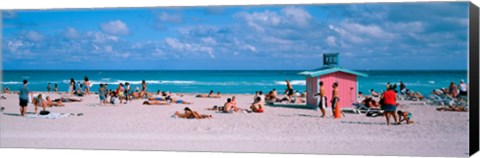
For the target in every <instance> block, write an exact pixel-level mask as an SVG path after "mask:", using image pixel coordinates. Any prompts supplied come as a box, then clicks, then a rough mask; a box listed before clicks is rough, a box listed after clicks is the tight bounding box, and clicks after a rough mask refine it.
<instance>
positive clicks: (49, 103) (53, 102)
mask: <svg viewBox="0 0 480 158" xmlns="http://www.w3.org/2000/svg"><path fill="white" fill-rule="evenodd" d="M45 106H47V107H52V106H65V105H64V104H62V101H58V102H55V101H52V100H51V99H50V97H49V96H47V98H45Z"/></svg>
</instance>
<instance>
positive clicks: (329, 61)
mask: <svg viewBox="0 0 480 158" xmlns="http://www.w3.org/2000/svg"><path fill="white" fill-rule="evenodd" d="M323 66H324V67H337V66H338V53H330V54H323Z"/></svg>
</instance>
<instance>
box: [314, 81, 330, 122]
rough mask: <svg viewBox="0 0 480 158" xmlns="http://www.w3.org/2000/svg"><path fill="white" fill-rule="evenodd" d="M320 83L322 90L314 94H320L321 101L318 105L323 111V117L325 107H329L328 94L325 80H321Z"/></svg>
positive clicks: (323, 115)
mask: <svg viewBox="0 0 480 158" xmlns="http://www.w3.org/2000/svg"><path fill="white" fill-rule="evenodd" d="M318 85H320V92H319V93H317V94H315V95H313V96H320V102H319V103H318V107H319V108H320V111H321V112H322V117H325V108H326V107H327V96H325V87H323V81H320V82H319V83H318Z"/></svg>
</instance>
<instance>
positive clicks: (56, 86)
mask: <svg viewBox="0 0 480 158" xmlns="http://www.w3.org/2000/svg"><path fill="white" fill-rule="evenodd" d="M53 91H54V92H58V84H56V83H55V85H54V86H53Z"/></svg>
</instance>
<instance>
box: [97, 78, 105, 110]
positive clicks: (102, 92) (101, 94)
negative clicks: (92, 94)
mask: <svg viewBox="0 0 480 158" xmlns="http://www.w3.org/2000/svg"><path fill="white" fill-rule="evenodd" d="M106 96H107V89H105V87H104V86H103V83H102V84H100V88H99V89H98V97H99V98H100V105H103V104H106V103H107V102H106Z"/></svg>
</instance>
